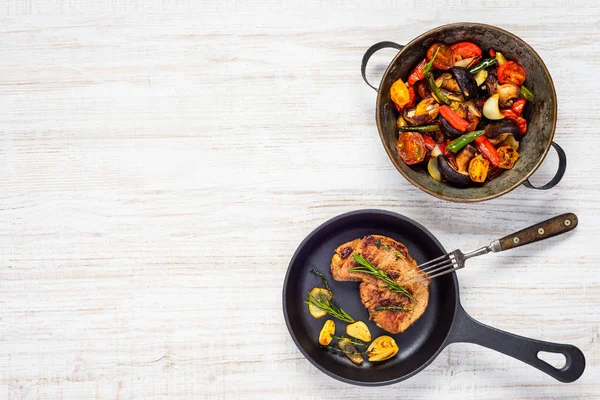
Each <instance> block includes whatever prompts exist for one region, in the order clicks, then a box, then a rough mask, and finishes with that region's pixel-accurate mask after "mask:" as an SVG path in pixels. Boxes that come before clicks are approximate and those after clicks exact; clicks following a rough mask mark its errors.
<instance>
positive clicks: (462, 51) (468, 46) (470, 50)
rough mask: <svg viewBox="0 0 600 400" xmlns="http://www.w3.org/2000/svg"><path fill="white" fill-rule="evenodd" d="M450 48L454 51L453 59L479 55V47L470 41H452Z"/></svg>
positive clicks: (457, 59) (458, 59)
mask: <svg viewBox="0 0 600 400" xmlns="http://www.w3.org/2000/svg"><path fill="white" fill-rule="evenodd" d="M450 50H452V52H453V53H454V58H455V61H460V60H462V59H465V58H471V57H481V49H480V48H479V46H477V45H476V44H475V43H472V42H458V43H454V44H453V45H452V46H450ZM459 57H460V58H459Z"/></svg>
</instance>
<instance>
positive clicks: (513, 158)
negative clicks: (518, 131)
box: [498, 146, 519, 169]
mask: <svg viewBox="0 0 600 400" xmlns="http://www.w3.org/2000/svg"><path fill="white" fill-rule="evenodd" d="M498 155H499V156H500V164H498V166H499V167H500V168H502V169H511V168H512V167H514V165H515V162H517V160H518V159H519V153H517V151H516V150H514V149H513V148H512V147H510V146H502V147H500V148H499V149H498Z"/></svg>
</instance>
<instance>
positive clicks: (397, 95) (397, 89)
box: [390, 79, 410, 107]
mask: <svg viewBox="0 0 600 400" xmlns="http://www.w3.org/2000/svg"><path fill="white" fill-rule="evenodd" d="M390 98H391V99H392V101H393V102H394V103H396V104H397V105H398V106H399V107H404V106H406V105H407V104H408V103H409V102H410V92H409V91H408V87H406V84H405V83H404V82H403V81H402V79H398V80H397V81H396V82H394V84H393V85H392V87H391V88H390Z"/></svg>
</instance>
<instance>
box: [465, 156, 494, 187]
mask: <svg viewBox="0 0 600 400" xmlns="http://www.w3.org/2000/svg"><path fill="white" fill-rule="evenodd" d="M489 169H490V162H489V161H488V160H486V159H485V158H483V157H482V156H480V155H479V156H476V157H474V158H473V159H472V160H471V162H470V163H469V176H470V177H471V180H472V181H473V182H479V183H481V182H484V181H485V178H486V177H487V173H488V170H489Z"/></svg>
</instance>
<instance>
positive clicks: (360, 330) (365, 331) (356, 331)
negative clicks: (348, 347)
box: [346, 321, 371, 342]
mask: <svg viewBox="0 0 600 400" xmlns="http://www.w3.org/2000/svg"><path fill="white" fill-rule="evenodd" d="M346 333H347V334H348V336H352V337H353V338H356V339H359V340H362V341H363V342H370V341H371V332H370V331H369V328H368V327H367V324H365V323H364V322H362V321H356V322H355V323H353V324H349V325H348V326H346Z"/></svg>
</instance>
